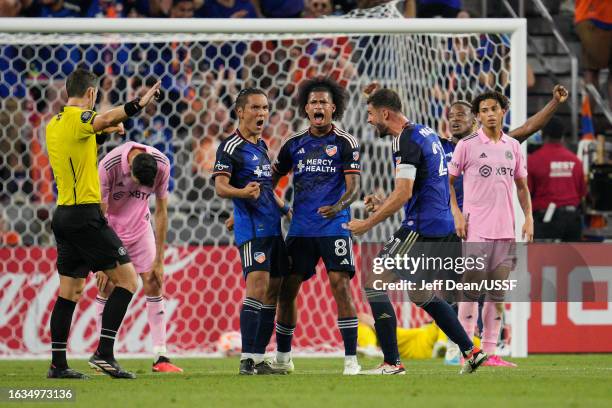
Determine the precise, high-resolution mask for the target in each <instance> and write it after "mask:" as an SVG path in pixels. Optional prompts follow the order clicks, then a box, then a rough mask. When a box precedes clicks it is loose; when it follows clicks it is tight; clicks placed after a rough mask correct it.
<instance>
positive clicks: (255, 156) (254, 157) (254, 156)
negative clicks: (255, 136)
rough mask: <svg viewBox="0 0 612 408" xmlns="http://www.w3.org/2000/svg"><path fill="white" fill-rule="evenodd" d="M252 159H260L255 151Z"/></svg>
mask: <svg viewBox="0 0 612 408" xmlns="http://www.w3.org/2000/svg"><path fill="white" fill-rule="evenodd" d="M251 160H253V161H256V160H259V158H258V157H257V155H256V154H255V153H253V158H252V159H251Z"/></svg>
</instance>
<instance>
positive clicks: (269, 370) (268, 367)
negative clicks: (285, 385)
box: [255, 360, 287, 375]
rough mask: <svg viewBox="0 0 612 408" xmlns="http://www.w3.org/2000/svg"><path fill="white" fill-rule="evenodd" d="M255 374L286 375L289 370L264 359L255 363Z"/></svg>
mask: <svg viewBox="0 0 612 408" xmlns="http://www.w3.org/2000/svg"><path fill="white" fill-rule="evenodd" d="M255 374H257V375H270V374H272V375H284V374H287V370H284V369H281V368H274V367H272V364H271V363H270V362H269V361H265V360H264V361H262V362H261V363H257V364H255Z"/></svg>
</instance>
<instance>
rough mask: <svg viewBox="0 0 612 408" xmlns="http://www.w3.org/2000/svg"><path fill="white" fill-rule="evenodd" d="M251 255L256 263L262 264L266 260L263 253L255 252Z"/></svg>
mask: <svg viewBox="0 0 612 408" xmlns="http://www.w3.org/2000/svg"><path fill="white" fill-rule="evenodd" d="M253 255H254V256H253V258H255V260H256V261H257V262H258V263H263V262H265V260H266V254H264V253H263V252H255V253H254V254H253Z"/></svg>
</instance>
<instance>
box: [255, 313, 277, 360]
mask: <svg viewBox="0 0 612 408" xmlns="http://www.w3.org/2000/svg"><path fill="white" fill-rule="evenodd" d="M275 316H276V305H263V306H262V307H261V311H260V312H259V326H258V328H257V336H255V349H254V351H253V352H254V353H255V354H265V353H266V347H267V346H268V343H270V338H271V337H272V332H273V331H274V317H275Z"/></svg>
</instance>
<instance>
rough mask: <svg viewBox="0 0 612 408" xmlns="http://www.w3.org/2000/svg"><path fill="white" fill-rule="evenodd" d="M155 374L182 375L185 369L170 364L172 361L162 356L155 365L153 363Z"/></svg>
mask: <svg viewBox="0 0 612 408" xmlns="http://www.w3.org/2000/svg"><path fill="white" fill-rule="evenodd" d="M152 370H153V372H155V373H182V372H183V369H182V368H180V367H177V366H175V365H174V364H172V363H171V362H170V359H169V358H167V357H164V356H160V357H159V358H158V359H157V361H156V362H155V363H153V368H152Z"/></svg>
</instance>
